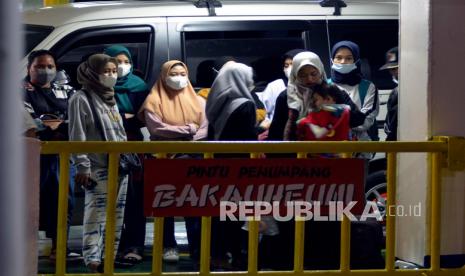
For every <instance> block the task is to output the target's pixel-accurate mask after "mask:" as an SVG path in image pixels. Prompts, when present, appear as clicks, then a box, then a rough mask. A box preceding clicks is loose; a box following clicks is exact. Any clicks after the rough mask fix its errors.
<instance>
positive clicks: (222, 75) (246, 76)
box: [206, 62, 254, 140]
mask: <svg viewBox="0 0 465 276" xmlns="http://www.w3.org/2000/svg"><path fill="white" fill-rule="evenodd" d="M252 86H253V70H252V68H251V67H249V66H247V65H245V64H242V63H237V62H228V63H226V64H225V65H224V66H223V67H222V68H221V70H220V71H219V73H218V76H217V77H216V79H215V81H214V82H213V85H212V88H211V90H210V93H209V94H208V98H207V105H206V115H207V119H208V122H209V123H210V124H212V125H213V129H214V131H215V134H214V136H215V139H216V140H217V139H218V138H219V136H220V134H221V133H222V132H223V128H224V126H225V125H226V122H227V121H228V118H229V116H230V115H231V114H232V113H233V112H234V110H236V109H237V108H238V107H239V106H240V105H241V104H243V103H245V102H249V101H250V102H254V100H253V98H252V94H251V93H250V87H252Z"/></svg>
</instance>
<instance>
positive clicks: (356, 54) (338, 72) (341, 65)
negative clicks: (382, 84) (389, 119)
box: [330, 41, 379, 141]
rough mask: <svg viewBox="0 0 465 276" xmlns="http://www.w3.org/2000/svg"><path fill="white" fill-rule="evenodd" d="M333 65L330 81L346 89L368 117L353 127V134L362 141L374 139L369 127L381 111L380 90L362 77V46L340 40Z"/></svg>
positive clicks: (333, 55)
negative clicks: (369, 132) (370, 134)
mask: <svg viewBox="0 0 465 276" xmlns="http://www.w3.org/2000/svg"><path fill="white" fill-rule="evenodd" d="M331 58H332V63H333V64H332V66H331V80H330V82H332V83H334V84H336V85H337V86H338V87H339V88H341V89H342V90H345V91H346V92H347V94H348V95H349V96H350V98H351V99H352V101H353V102H354V103H355V104H356V105H357V107H358V108H359V109H360V111H361V112H363V113H364V114H365V115H366V118H365V120H364V122H363V124H361V125H360V126H357V127H354V128H352V134H353V136H354V137H355V138H356V139H357V140H360V141H370V140H372V139H371V138H370V136H369V134H368V131H369V129H370V128H371V127H372V126H374V127H376V132H377V126H376V116H377V115H378V112H379V97H378V90H377V89H376V87H375V85H374V84H373V83H372V82H371V81H368V80H365V79H363V78H362V73H361V69H360V48H359V47H358V45H357V44H355V43H354V42H352V41H340V42H338V43H336V44H335V45H334V46H333V49H332V51H331ZM376 136H377V135H376Z"/></svg>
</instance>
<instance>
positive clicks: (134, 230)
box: [104, 45, 149, 265]
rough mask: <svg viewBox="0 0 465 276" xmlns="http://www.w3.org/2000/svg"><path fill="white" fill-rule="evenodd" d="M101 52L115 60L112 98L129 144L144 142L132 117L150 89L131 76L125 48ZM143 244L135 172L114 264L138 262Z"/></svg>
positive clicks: (140, 192) (140, 197) (140, 181)
mask: <svg viewBox="0 0 465 276" xmlns="http://www.w3.org/2000/svg"><path fill="white" fill-rule="evenodd" d="M104 53H105V54H107V55H109V56H111V57H114V58H116V60H117V61H118V79H117V81H116V85H115V87H114V90H115V99H116V104H117V105H118V109H119V112H120V114H121V118H122V120H123V125H124V130H125V131H126V135H127V137H128V141H143V140H144V139H143V138H144V137H143V135H142V133H141V131H140V129H141V128H142V127H143V126H144V124H143V122H142V121H140V120H139V119H138V118H137V116H135V115H136V114H137V111H139V109H140V107H141V105H142V103H143V102H144V101H145V98H146V97H147V94H148V90H149V89H148V87H147V84H146V83H145V81H144V80H142V79H141V78H140V77H138V76H136V75H134V62H133V60H132V56H131V53H130V52H129V50H128V49H127V48H126V47H124V46H121V45H113V46H110V47H108V48H106V49H105V51H104ZM144 242H145V217H144V182H143V172H142V170H137V171H131V172H130V174H129V181H128V191H127V198H126V208H125V214H124V227H123V232H122V233H121V243H120V250H119V252H120V254H121V257H120V258H117V262H118V263H120V264H125V265H133V264H136V263H139V262H141V261H142V258H143V253H144Z"/></svg>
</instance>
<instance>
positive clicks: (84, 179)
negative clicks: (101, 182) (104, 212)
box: [74, 173, 95, 190]
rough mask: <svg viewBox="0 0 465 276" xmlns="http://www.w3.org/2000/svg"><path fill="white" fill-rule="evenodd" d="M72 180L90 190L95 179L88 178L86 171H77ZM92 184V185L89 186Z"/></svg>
mask: <svg viewBox="0 0 465 276" xmlns="http://www.w3.org/2000/svg"><path fill="white" fill-rule="evenodd" d="M74 181H75V182H76V184H78V185H80V186H82V187H83V188H84V189H86V190H90V189H92V188H94V187H95V185H94V184H95V180H93V179H91V178H90V174H88V173H78V174H76V176H75V178H74ZM91 186H94V187H91Z"/></svg>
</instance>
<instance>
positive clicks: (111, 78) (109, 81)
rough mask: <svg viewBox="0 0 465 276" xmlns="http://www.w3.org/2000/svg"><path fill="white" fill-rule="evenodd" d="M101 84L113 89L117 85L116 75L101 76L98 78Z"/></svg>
mask: <svg viewBox="0 0 465 276" xmlns="http://www.w3.org/2000/svg"><path fill="white" fill-rule="evenodd" d="M98 78H99V80H100V83H101V84H102V85H103V86H106V87H108V88H113V87H114V86H115V84H116V79H117V75H116V74H101V75H99V76H98Z"/></svg>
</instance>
